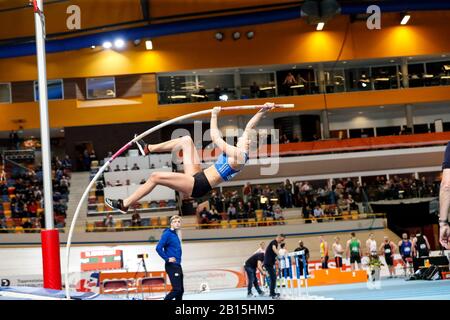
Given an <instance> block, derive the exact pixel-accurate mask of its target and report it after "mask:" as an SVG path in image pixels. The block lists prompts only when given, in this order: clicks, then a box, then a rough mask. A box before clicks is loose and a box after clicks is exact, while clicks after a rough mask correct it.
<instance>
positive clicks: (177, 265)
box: [156, 215, 184, 300]
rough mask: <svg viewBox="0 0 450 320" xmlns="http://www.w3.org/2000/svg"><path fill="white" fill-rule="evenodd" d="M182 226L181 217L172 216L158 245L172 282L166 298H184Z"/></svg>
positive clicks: (157, 247)
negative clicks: (180, 230) (179, 234)
mask: <svg viewBox="0 0 450 320" xmlns="http://www.w3.org/2000/svg"><path fill="white" fill-rule="evenodd" d="M180 228H181V217H180V216H178V215H175V216H172V217H171V218H170V228H167V229H165V230H164V232H163V234H162V236H161V239H160V240H159V242H158V245H157V246H156V251H157V252H158V254H159V256H160V257H161V258H163V259H164V261H165V262H166V264H165V269H166V272H167V275H168V276H169V279H170V282H171V284H172V291H170V292H169V293H168V294H167V295H166V297H165V298H164V300H173V299H175V300H183V293H184V286H183V269H182V268H181V241H180V238H179V237H178V233H177V231H178V230H179V229H180Z"/></svg>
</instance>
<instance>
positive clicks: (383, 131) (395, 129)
mask: <svg viewBox="0 0 450 320" xmlns="http://www.w3.org/2000/svg"><path fill="white" fill-rule="evenodd" d="M400 131H401V127H400V126H390V127H377V136H378V137H381V136H396V135H398V134H399V133H400Z"/></svg>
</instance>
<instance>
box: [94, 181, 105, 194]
mask: <svg viewBox="0 0 450 320" xmlns="http://www.w3.org/2000/svg"><path fill="white" fill-rule="evenodd" d="M104 188H105V186H104V185H103V182H102V181H101V180H98V181H97V184H96V186H95V196H96V197H102V196H104V194H105V192H104Z"/></svg>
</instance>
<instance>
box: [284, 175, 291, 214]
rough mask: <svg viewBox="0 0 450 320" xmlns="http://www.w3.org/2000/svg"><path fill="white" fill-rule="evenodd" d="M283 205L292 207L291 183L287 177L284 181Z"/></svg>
mask: <svg viewBox="0 0 450 320" xmlns="http://www.w3.org/2000/svg"><path fill="white" fill-rule="evenodd" d="M284 197H285V207H286V208H292V184H291V181H290V180H289V179H286V181H285V182H284Z"/></svg>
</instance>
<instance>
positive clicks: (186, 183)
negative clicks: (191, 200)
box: [123, 172, 194, 207]
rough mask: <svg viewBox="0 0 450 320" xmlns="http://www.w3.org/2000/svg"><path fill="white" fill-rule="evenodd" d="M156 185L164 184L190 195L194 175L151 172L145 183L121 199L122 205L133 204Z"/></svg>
mask: <svg viewBox="0 0 450 320" xmlns="http://www.w3.org/2000/svg"><path fill="white" fill-rule="evenodd" d="M157 185H162V186H166V187H169V188H171V189H173V190H176V191H179V192H183V193H184V194H188V195H191V193H192V188H193V187H194V177H193V176H191V175H188V174H184V173H177V172H153V173H152V174H151V176H150V178H149V179H148V180H147V182H146V183H144V184H143V185H141V186H140V187H139V188H138V189H137V190H136V191H135V192H134V193H133V194H132V195H130V196H129V197H128V198H126V199H124V200H123V205H124V206H125V207H129V206H131V205H133V204H135V203H136V202H137V201H139V199H141V198H142V197H144V196H145V195H147V194H149V193H150V192H152V190H153V189H154V188H155V187H156V186H157Z"/></svg>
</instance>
